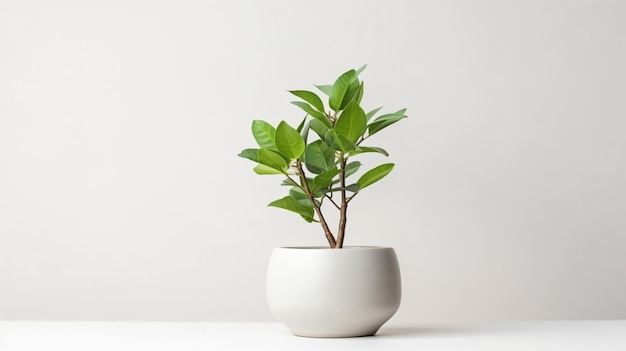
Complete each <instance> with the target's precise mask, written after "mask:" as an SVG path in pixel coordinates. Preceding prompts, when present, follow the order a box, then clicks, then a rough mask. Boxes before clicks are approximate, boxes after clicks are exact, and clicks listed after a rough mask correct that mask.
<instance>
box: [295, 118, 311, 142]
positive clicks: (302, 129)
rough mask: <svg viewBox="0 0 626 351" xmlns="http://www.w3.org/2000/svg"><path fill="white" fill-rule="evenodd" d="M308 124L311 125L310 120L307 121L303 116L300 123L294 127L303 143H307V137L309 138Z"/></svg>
mask: <svg viewBox="0 0 626 351" xmlns="http://www.w3.org/2000/svg"><path fill="white" fill-rule="evenodd" d="M310 125H311V122H310V121H307V118H306V117H304V119H303V120H302V122H301V123H300V125H298V128H296V130H297V131H298V133H300V136H302V140H304V144H305V145H306V143H307V139H308V138H309V128H310Z"/></svg>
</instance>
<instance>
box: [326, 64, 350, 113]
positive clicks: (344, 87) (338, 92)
mask: <svg viewBox="0 0 626 351" xmlns="http://www.w3.org/2000/svg"><path fill="white" fill-rule="evenodd" d="M356 79H357V77H356V72H355V71H354V70H353V69H351V70H349V71H348V72H346V73H344V74H342V75H341V76H339V78H337V80H336V81H335V83H334V84H333V87H332V89H331V91H330V96H329V99H328V104H329V105H330V108H331V109H333V110H334V111H335V112H337V111H339V110H340V108H341V103H342V102H343V99H344V97H345V95H346V92H347V91H348V88H349V87H350V84H351V83H352V82H353V81H355V80H356Z"/></svg>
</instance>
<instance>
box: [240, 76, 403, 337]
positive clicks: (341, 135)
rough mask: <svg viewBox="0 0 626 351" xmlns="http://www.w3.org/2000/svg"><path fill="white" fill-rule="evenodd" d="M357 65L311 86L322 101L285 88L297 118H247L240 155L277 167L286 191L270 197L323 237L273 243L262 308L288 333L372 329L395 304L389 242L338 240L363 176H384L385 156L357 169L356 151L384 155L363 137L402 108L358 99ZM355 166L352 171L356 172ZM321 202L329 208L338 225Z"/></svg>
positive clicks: (266, 169) (274, 171)
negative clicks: (318, 242)
mask: <svg viewBox="0 0 626 351" xmlns="http://www.w3.org/2000/svg"><path fill="white" fill-rule="evenodd" d="M364 69H365V66H363V67H361V68H359V69H357V70H354V69H352V70H349V71H347V72H345V73H343V74H342V75H341V76H339V78H337V80H336V81H335V82H334V84H332V85H319V86H316V87H317V88H318V89H319V90H320V91H321V92H322V93H323V94H325V95H326V97H327V103H328V109H327V108H326V105H325V104H324V102H323V101H322V99H321V98H320V96H318V95H317V94H316V93H314V92H311V91H307V90H292V91H290V93H291V94H293V95H295V96H296V97H298V98H299V100H298V101H294V102H292V103H293V104H294V105H296V106H298V107H299V108H301V109H302V110H303V111H304V112H305V113H306V116H305V117H304V119H303V120H302V121H301V122H300V124H299V125H298V126H297V127H295V128H294V127H292V126H291V125H289V124H288V123H287V122H285V121H281V122H280V123H279V124H278V125H277V126H276V127H274V126H272V125H271V124H269V123H267V122H265V121H262V120H254V121H253V122H252V134H253V136H254V139H255V140H256V142H257V143H258V148H252V149H245V150H243V151H242V152H241V153H240V154H239V156H241V157H243V158H246V159H249V160H252V161H254V162H255V163H257V165H256V167H254V171H255V172H256V173H257V174H260V175H280V176H282V177H283V181H282V185H283V186H286V187H287V188H288V194H287V195H286V196H285V197H282V198H280V199H278V200H275V201H273V202H271V203H270V204H269V206H273V207H278V208H282V209H285V210H288V211H292V212H295V213H297V214H298V215H300V216H301V217H302V218H303V219H304V220H305V221H307V222H309V223H310V222H318V223H319V224H320V225H321V227H322V230H323V233H324V237H325V238H326V241H327V242H328V246H327V247H291V248H286V247H284V248H276V249H274V251H273V252H272V255H271V258H270V263H269V267H268V275H267V298H268V304H269V307H270V310H271V311H272V313H273V314H274V315H275V316H276V317H277V319H279V320H280V321H282V322H283V323H284V324H285V325H286V326H287V327H288V328H289V329H290V330H291V331H292V332H293V333H294V334H295V335H300V336H312V337H348V336H364V335H373V334H375V333H376V332H377V330H378V329H379V328H380V326H382V324H384V323H385V322H386V321H387V320H388V319H389V318H391V316H392V315H393V314H394V313H395V312H396V311H397V309H398V307H399V305H400V295H401V291H400V290H401V287H400V271H399V267H398V261H397V258H396V254H395V251H394V250H393V248H389V247H350V246H345V247H344V239H345V234H346V224H347V218H348V217H347V214H348V206H349V204H350V203H351V202H352V201H353V200H354V199H355V198H356V197H357V196H358V195H359V194H360V193H361V191H363V190H364V189H365V188H367V187H368V186H370V185H372V184H374V183H376V182H377V181H379V180H381V179H382V178H383V177H385V176H386V175H387V174H389V172H391V170H392V169H393V167H394V165H393V163H384V164H381V165H379V166H376V167H373V168H371V169H369V170H367V171H365V172H359V171H360V168H361V163H360V162H359V161H357V160H355V158H357V156H359V155H361V154H364V153H378V154H382V155H384V156H388V153H387V151H385V150H384V149H382V148H380V147H376V146H371V145H370V144H369V141H370V138H371V137H372V136H373V135H375V134H377V133H378V132H380V131H381V130H383V129H384V128H386V127H388V126H390V125H391V124H394V123H396V122H398V121H399V120H401V119H403V118H406V115H405V111H406V109H401V110H399V111H396V112H393V113H388V114H382V115H379V116H376V115H377V113H378V112H379V111H380V109H381V108H376V109H374V110H372V111H369V112H367V113H366V112H365V111H364V110H363V108H362V107H361V99H362V98H363V87H364V85H363V82H362V81H360V80H359V74H360V73H361V72H362V71H363V70H364ZM355 174H360V176H359V177H358V179H356V181H352V179H353V178H356V176H355ZM328 209H331V210H333V211H337V212H338V215H336V216H335V217H336V218H338V223H337V226H336V228H337V229H336V232H334V231H333V230H332V229H331V226H330V225H329V223H328V220H327V217H325V216H324V214H325V213H326V212H325V211H327V210H328Z"/></svg>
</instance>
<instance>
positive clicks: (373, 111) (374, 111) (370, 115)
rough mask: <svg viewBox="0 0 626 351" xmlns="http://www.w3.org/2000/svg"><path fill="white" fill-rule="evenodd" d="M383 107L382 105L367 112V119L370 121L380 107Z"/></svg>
mask: <svg viewBox="0 0 626 351" xmlns="http://www.w3.org/2000/svg"><path fill="white" fill-rule="evenodd" d="M381 108H383V107H382V106H381V107H379V108H375V109H373V110H371V111H370V112H368V113H366V114H365V119H366V120H367V121H368V122H369V120H370V119H372V117H374V115H375V114H376V113H377V112H378V111H380V109H381Z"/></svg>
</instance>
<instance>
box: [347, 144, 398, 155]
mask: <svg viewBox="0 0 626 351" xmlns="http://www.w3.org/2000/svg"><path fill="white" fill-rule="evenodd" d="M366 152H377V153H379V154H383V155H385V156H389V153H388V152H387V151H385V149H383V148H380V147H375V146H359V147H358V149H357V150H355V151H353V152H351V153H350V155H358V154H364V153H366Z"/></svg>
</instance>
